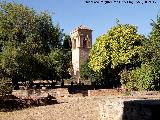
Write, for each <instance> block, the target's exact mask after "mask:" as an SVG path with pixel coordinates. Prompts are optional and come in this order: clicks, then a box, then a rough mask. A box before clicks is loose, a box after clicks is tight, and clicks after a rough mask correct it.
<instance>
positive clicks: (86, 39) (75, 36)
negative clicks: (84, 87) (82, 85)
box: [71, 25, 92, 83]
mask: <svg viewBox="0 0 160 120" xmlns="http://www.w3.org/2000/svg"><path fill="white" fill-rule="evenodd" d="M71 42H72V65H73V72H74V74H73V77H74V78H75V79H76V80H77V82H78V83H79V79H80V72H79V69H80V66H81V65H82V64H83V63H84V62H85V61H86V60H87V59H88V58H89V52H90V49H91V47H92V30H91V29H89V28H87V27H86V26H84V25H80V26H79V27H77V28H75V29H74V30H73V31H72V32H71Z"/></svg>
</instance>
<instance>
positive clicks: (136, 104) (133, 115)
mask: <svg viewBox="0 0 160 120" xmlns="http://www.w3.org/2000/svg"><path fill="white" fill-rule="evenodd" d="M99 114H100V120H159V115H160V98H151V97H150V98H140V97H139V98H133V97H108V98H106V99H101V100H100V101H99Z"/></svg>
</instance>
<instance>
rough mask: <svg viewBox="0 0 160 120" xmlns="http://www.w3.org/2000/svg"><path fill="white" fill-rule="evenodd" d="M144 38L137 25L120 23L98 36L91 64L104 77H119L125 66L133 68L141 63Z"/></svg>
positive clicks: (91, 54) (92, 52) (92, 50)
mask: <svg viewBox="0 0 160 120" xmlns="http://www.w3.org/2000/svg"><path fill="white" fill-rule="evenodd" d="M144 39H145V38H144V36H143V35H139V34H137V28H136V27H135V26H133V25H129V24H126V25H122V24H118V25H117V26H114V27H112V28H111V29H110V30H108V32H107V33H106V34H104V35H102V36H100V37H99V38H97V40H96V43H95V44H94V45H93V48H92V49H91V53H90V62H89V66H90V67H91V69H93V70H94V71H95V72H99V73H101V74H103V76H105V78H104V79H107V77H109V76H110V78H111V79H112V80H113V79H119V78H118V74H119V72H120V71H122V70H123V69H124V68H126V69H131V68H133V67H136V66H138V65H139V64H140V61H139V54H140V50H141V49H142V41H143V40H144ZM113 73H114V74H115V75H113ZM114 77H116V78H114Z"/></svg>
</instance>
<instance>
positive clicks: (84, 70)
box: [80, 61, 100, 82]
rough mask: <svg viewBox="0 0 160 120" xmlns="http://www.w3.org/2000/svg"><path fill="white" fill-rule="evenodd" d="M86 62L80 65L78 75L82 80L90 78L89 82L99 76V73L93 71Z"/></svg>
mask: <svg viewBox="0 0 160 120" xmlns="http://www.w3.org/2000/svg"><path fill="white" fill-rule="evenodd" d="M88 64H89V61H86V62H84V63H83V64H82V65H81V66H80V76H81V79H82V80H90V81H91V82H94V81H96V80H97V79H98V78H99V76H100V75H98V73H96V72H94V71H93V70H92V69H91V68H90V67H89V65H88Z"/></svg>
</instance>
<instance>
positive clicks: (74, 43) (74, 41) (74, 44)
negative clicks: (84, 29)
mask: <svg viewBox="0 0 160 120" xmlns="http://www.w3.org/2000/svg"><path fill="white" fill-rule="evenodd" d="M72 45H73V47H72V48H73V49H75V48H76V40H75V39H74V40H73V44H72Z"/></svg>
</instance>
